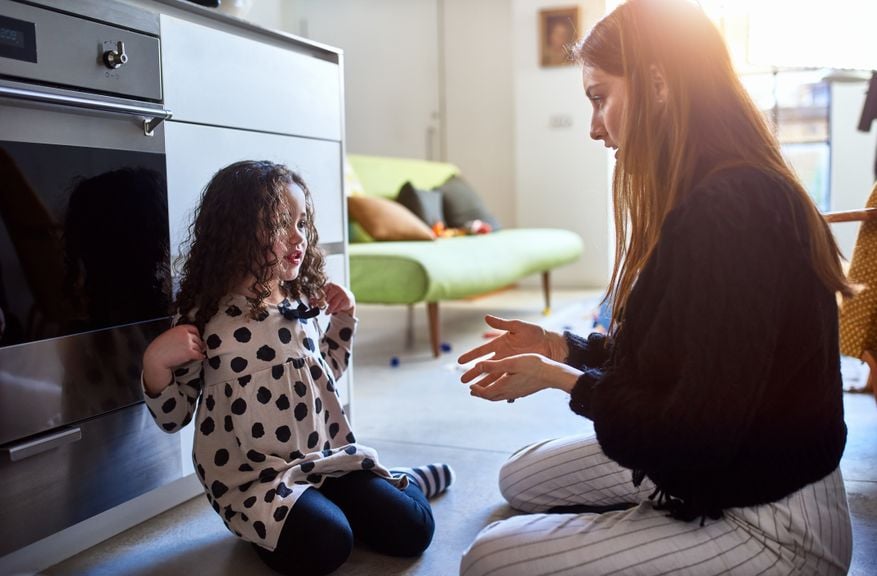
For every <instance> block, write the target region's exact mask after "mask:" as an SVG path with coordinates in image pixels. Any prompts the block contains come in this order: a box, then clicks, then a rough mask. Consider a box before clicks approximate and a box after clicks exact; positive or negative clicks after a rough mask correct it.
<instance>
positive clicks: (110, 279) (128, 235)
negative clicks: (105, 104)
mask: <svg viewBox="0 0 877 576" xmlns="http://www.w3.org/2000/svg"><path fill="white" fill-rule="evenodd" d="M0 113H2V114H3V115H4V123H3V126H2V127H0V182H3V184H2V187H3V193H2V195H0V444H3V443H6V442H9V441H12V440H16V439H19V438H23V437H26V436H29V435H32V434H36V433H39V432H42V431H45V430H47V429H50V428H54V427H57V426H62V425H65V424H68V423H72V422H76V421H79V420H82V419H85V418H89V417H92V416H96V415H99V414H102V413H105V412H109V411H112V410H115V409H118V408H122V407H124V406H128V405H130V404H133V403H135V402H138V401H139V400H140V399H141V393H140V388H139V373H140V359H141V358H140V356H141V354H142V352H143V350H144V348H145V346H146V343H147V342H148V341H149V340H150V339H151V338H152V337H154V336H155V335H156V334H157V333H158V332H159V331H161V330H162V329H164V328H165V327H166V326H167V317H168V308H169V300H170V270H169V249H168V248H169V246H168V245H169V232H168V217H167V186H166V183H165V180H166V167H165V154H164V147H163V140H162V139H160V138H156V137H155V136H152V137H150V136H145V135H144V133H143V129H142V126H141V125H140V124H139V122H138V121H136V120H135V119H132V118H130V117H125V116H121V115H116V114H104V115H102V116H101V115H93V114H91V113H89V112H88V111H82V110H75V111H74V110H66V109H63V108H62V107H59V106H52V107H49V108H46V107H40V106H32V107H29V106H15V107H13V106H9V105H4V106H2V107H0ZM7 118H9V120H10V122H7V121H6V120H7ZM47 124H51V125H52V126H54V127H55V129H54V130H41V129H40V127H41V126H46V125H47ZM159 130H161V127H159ZM102 143H103V144H102Z"/></svg>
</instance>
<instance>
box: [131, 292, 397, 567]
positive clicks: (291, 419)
mask: <svg viewBox="0 0 877 576" xmlns="http://www.w3.org/2000/svg"><path fill="white" fill-rule="evenodd" d="M290 308H291V306H290V305H289V303H288V302H284V303H282V304H281V305H280V307H278V306H269V307H268V313H267V314H265V315H263V316H262V317H260V318H258V319H253V318H250V316H249V314H248V313H247V311H248V310H249V304H248V303H247V299H246V298H245V297H244V296H236V295H235V296H229V297H228V298H227V299H226V300H225V301H224V302H223V303H221V304H220V307H219V312H218V313H217V314H216V316H214V317H213V318H212V319H211V320H210V322H209V323H208V324H207V326H206V327H205V329H204V334H203V340H204V343H205V345H206V347H207V359H206V360H205V361H204V362H194V363H191V364H188V365H186V366H184V367H182V368H179V369H177V370H176V372H175V374H174V382H173V383H172V384H171V385H170V386H168V387H167V388H166V389H164V390H163V391H162V393H161V394H160V395H158V396H156V397H150V396H149V395H146V404H147V406H148V407H149V410H150V412H151V413H152V415H153V418H154V419H155V421H156V423H158V425H159V426H160V427H161V428H162V429H164V430H165V431H167V432H176V431H177V430H179V429H180V428H182V427H183V426H185V425H186V424H187V423H188V422H189V420H190V419H191V418H192V413H193V412H194V408H195V403H196V401H198V399H199V397H200V402H198V407H197V414H196V416H195V422H196V426H197V431H196V433H195V445H194V450H193V455H192V457H193V460H194V463H195V468H196V470H197V473H198V477H199V479H200V480H201V483H202V484H203V485H204V489H205V492H206V494H207V499H208V500H209V501H210V503H211V505H212V506H213V509H214V510H216V512H217V513H218V514H219V515H220V516H221V517H222V519H223V521H224V522H225V524H226V526H227V527H228V528H229V530H231V531H232V532H234V533H235V534H237V535H238V536H239V537H241V538H243V539H245V540H248V541H250V542H254V543H256V544H258V545H259V546H262V547H264V548H267V549H269V550H273V549H274V547H275V545H276V543H277V538H278V537H279V535H280V530H281V528H282V527H283V520H284V519H285V518H286V516H287V514H289V511H290V509H291V508H292V506H293V505H294V504H295V501H296V500H297V499H298V497H299V496H301V494H302V493H303V492H304V491H305V490H307V489H309V488H310V487H313V486H320V485H321V484H322V482H323V480H324V478H326V477H332V476H343V475H344V474H346V473H348V472H353V471H357V470H371V471H372V472H374V473H375V474H377V475H379V476H382V477H384V478H387V479H388V480H390V481H391V482H393V483H394V484H396V485H398V486H399V487H400V488H404V487H405V485H407V479H405V478H393V476H392V475H391V474H390V472H389V471H387V469H386V468H384V467H383V466H381V465H380V464H379V463H378V458H377V454H376V452H375V451H374V450H373V449H371V448H369V447H367V446H363V445H361V444H357V443H356V440H355V438H354V435H353V432H352V431H351V429H350V425H349V423H348V422H347V418H346V416H345V414H344V411H343V410H342V408H341V402H340V398H339V395H338V391H337V390H336V389H335V381H336V380H337V379H338V378H339V377H340V376H341V374H342V373H343V372H344V370H345V369H346V368H347V364H348V362H349V360H350V350H351V345H352V339H353V332H354V330H355V327H356V320H355V319H354V318H353V317H351V316H348V315H341V314H336V315H333V316H332V319H331V322H330V324H329V327H328V328H327V330H326V332H325V334H321V333H320V327H319V325H318V324H317V322H316V319H296V318H291V317H290V318H287V317H285V316H284V314H283V313H282V310H284V309H290Z"/></svg>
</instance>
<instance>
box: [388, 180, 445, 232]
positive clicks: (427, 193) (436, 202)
mask: <svg viewBox="0 0 877 576" xmlns="http://www.w3.org/2000/svg"><path fill="white" fill-rule="evenodd" d="M396 202H398V203H399V204H401V205H402V206H405V207H406V208H408V209H409V210H411V212H413V213H414V215H415V216H417V217H418V218H420V219H421V220H423V221H424V222H425V223H426V224H427V225H428V226H434V225H435V224H436V222H444V221H445V218H444V213H443V212H442V193H441V192H439V191H438V190H422V189H420V188H415V187H414V186H413V185H412V184H411V182H406V183H405V184H403V185H402V188H401V189H400V190H399V195H398V196H397V197H396Z"/></svg>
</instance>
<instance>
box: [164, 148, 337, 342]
mask: <svg viewBox="0 0 877 576" xmlns="http://www.w3.org/2000/svg"><path fill="white" fill-rule="evenodd" d="M292 185H295V186H298V187H300V188H301V189H302V191H304V196H305V216H306V220H307V222H306V224H305V236H307V239H308V247H307V251H306V252H305V255H304V258H303V261H302V265H301V269H300V272H299V274H298V277H297V278H296V279H295V280H293V281H292V282H285V283H284V284H283V288H284V290H285V291H286V293H287V295H288V296H291V297H293V298H299V297H306V298H307V299H308V300H309V301H310V304H311V305H312V306H320V305H322V304H323V301H324V299H325V294H324V292H323V287H324V285H325V283H326V274H325V266H324V258H323V254H322V251H321V250H320V248H319V246H318V243H319V235H318V234H317V229H316V227H315V226H314V206H313V200H312V198H311V193H310V191H309V190H308V187H307V185H306V184H305V183H304V180H302V178H301V177H300V176H299V175H298V174H296V173H295V172H292V171H291V170H289V169H288V168H286V167H285V166H283V165H281V164H274V163H272V162H264V161H261V162H260V161H244V162H237V163H235V164H232V165H230V166H227V167H225V168H223V169H222V170H220V171H219V172H217V173H216V174H215V175H214V176H213V178H212V179H211V180H210V182H209V183H208V184H207V186H206V187H205V188H204V191H203V192H202V194H201V202H200V204H199V206H198V210H197V212H196V214H195V217H194V218H193V220H192V223H191V224H190V226H189V234H188V238H187V240H186V243H185V245H186V246H188V253H187V254H185V251H183V253H181V255H180V257H179V258H178V259H177V262H176V263H175V264H176V265H177V267H181V268H182V270H181V273H180V275H181V281H180V291H179V293H178V294H177V298H176V304H175V305H176V308H177V312H178V313H179V314H180V317H181V322H187V321H188V322H192V323H193V324H194V325H195V326H196V327H197V328H198V330H199V331H201V332H203V330H204V326H205V325H206V324H207V322H208V321H209V320H210V318H212V317H213V315H214V314H216V312H217V310H218V309H219V303H220V301H221V300H222V299H223V298H224V297H226V296H227V295H228V294H229V293H230V292H231V291H232V290H234V289H235V288H237V287H238V286H239V285H240V284H241V283H242V282H244V281H246V280H247V279H252V284H251V285H250V286H249V288H250V292H252V294H253V295H254V298H252V299H251V300H250V311H249V312H250V315H251V316H252V317H254V318H255V317H257V316H259V315H260V314H262V313H264V312H265V304H264V300H265V298H267V297H268V296H269V295H270V294H271V282H272V280H273V279H274V278H275V268H276V267H277V266H278V265H279V264H280V263H279V262H278V260H277V259H276V258H275V257H274V256H273V255H272V248H273V246H274V243H275V241H277V240H278V239H282V238H284V237H285V236H286V234H287V233H288V231H289V230H290V228H291V227H292V226H294V225H295V224H296V222H297V221H298V215H297V214H292V213H291V212H290V210H291V207H290V206H289V205H288V201H287V194H286V190H287V189H288V187H289V186H292Z"/></svg>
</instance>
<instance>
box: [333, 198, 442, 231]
mask: <svg viewBox="0 0 877 576" xmlns="http://www.w3.org/2000/svg"><path fill="white" fill-rule="evenodd" d="M347 208H348V211H349V212H350V217H351V218H352V219H354V220H356V221H357V222H358V223H359V224H360V225H361V226H362V228H363V229H364V230H365V231H366V233H367V234H368V235H369V236H371V237H372V238H374V239H375V240H386V241H392V240H433V239H434V238H435V235H434V234H433V233H432V230H431V229H430V227H429V226H427V225H426V224H425V223H424V222H423V221H422V220H421V219H420V218H418V217H417V216H415V215H414V214H412V213H411V211H410V210H408V209H407V208H405V207H404V206H402V205H401V204H399V203H398V202H395V201H393V200H387V199H386V198H378V197H371V196H348V197H347Z"/></svg>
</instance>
